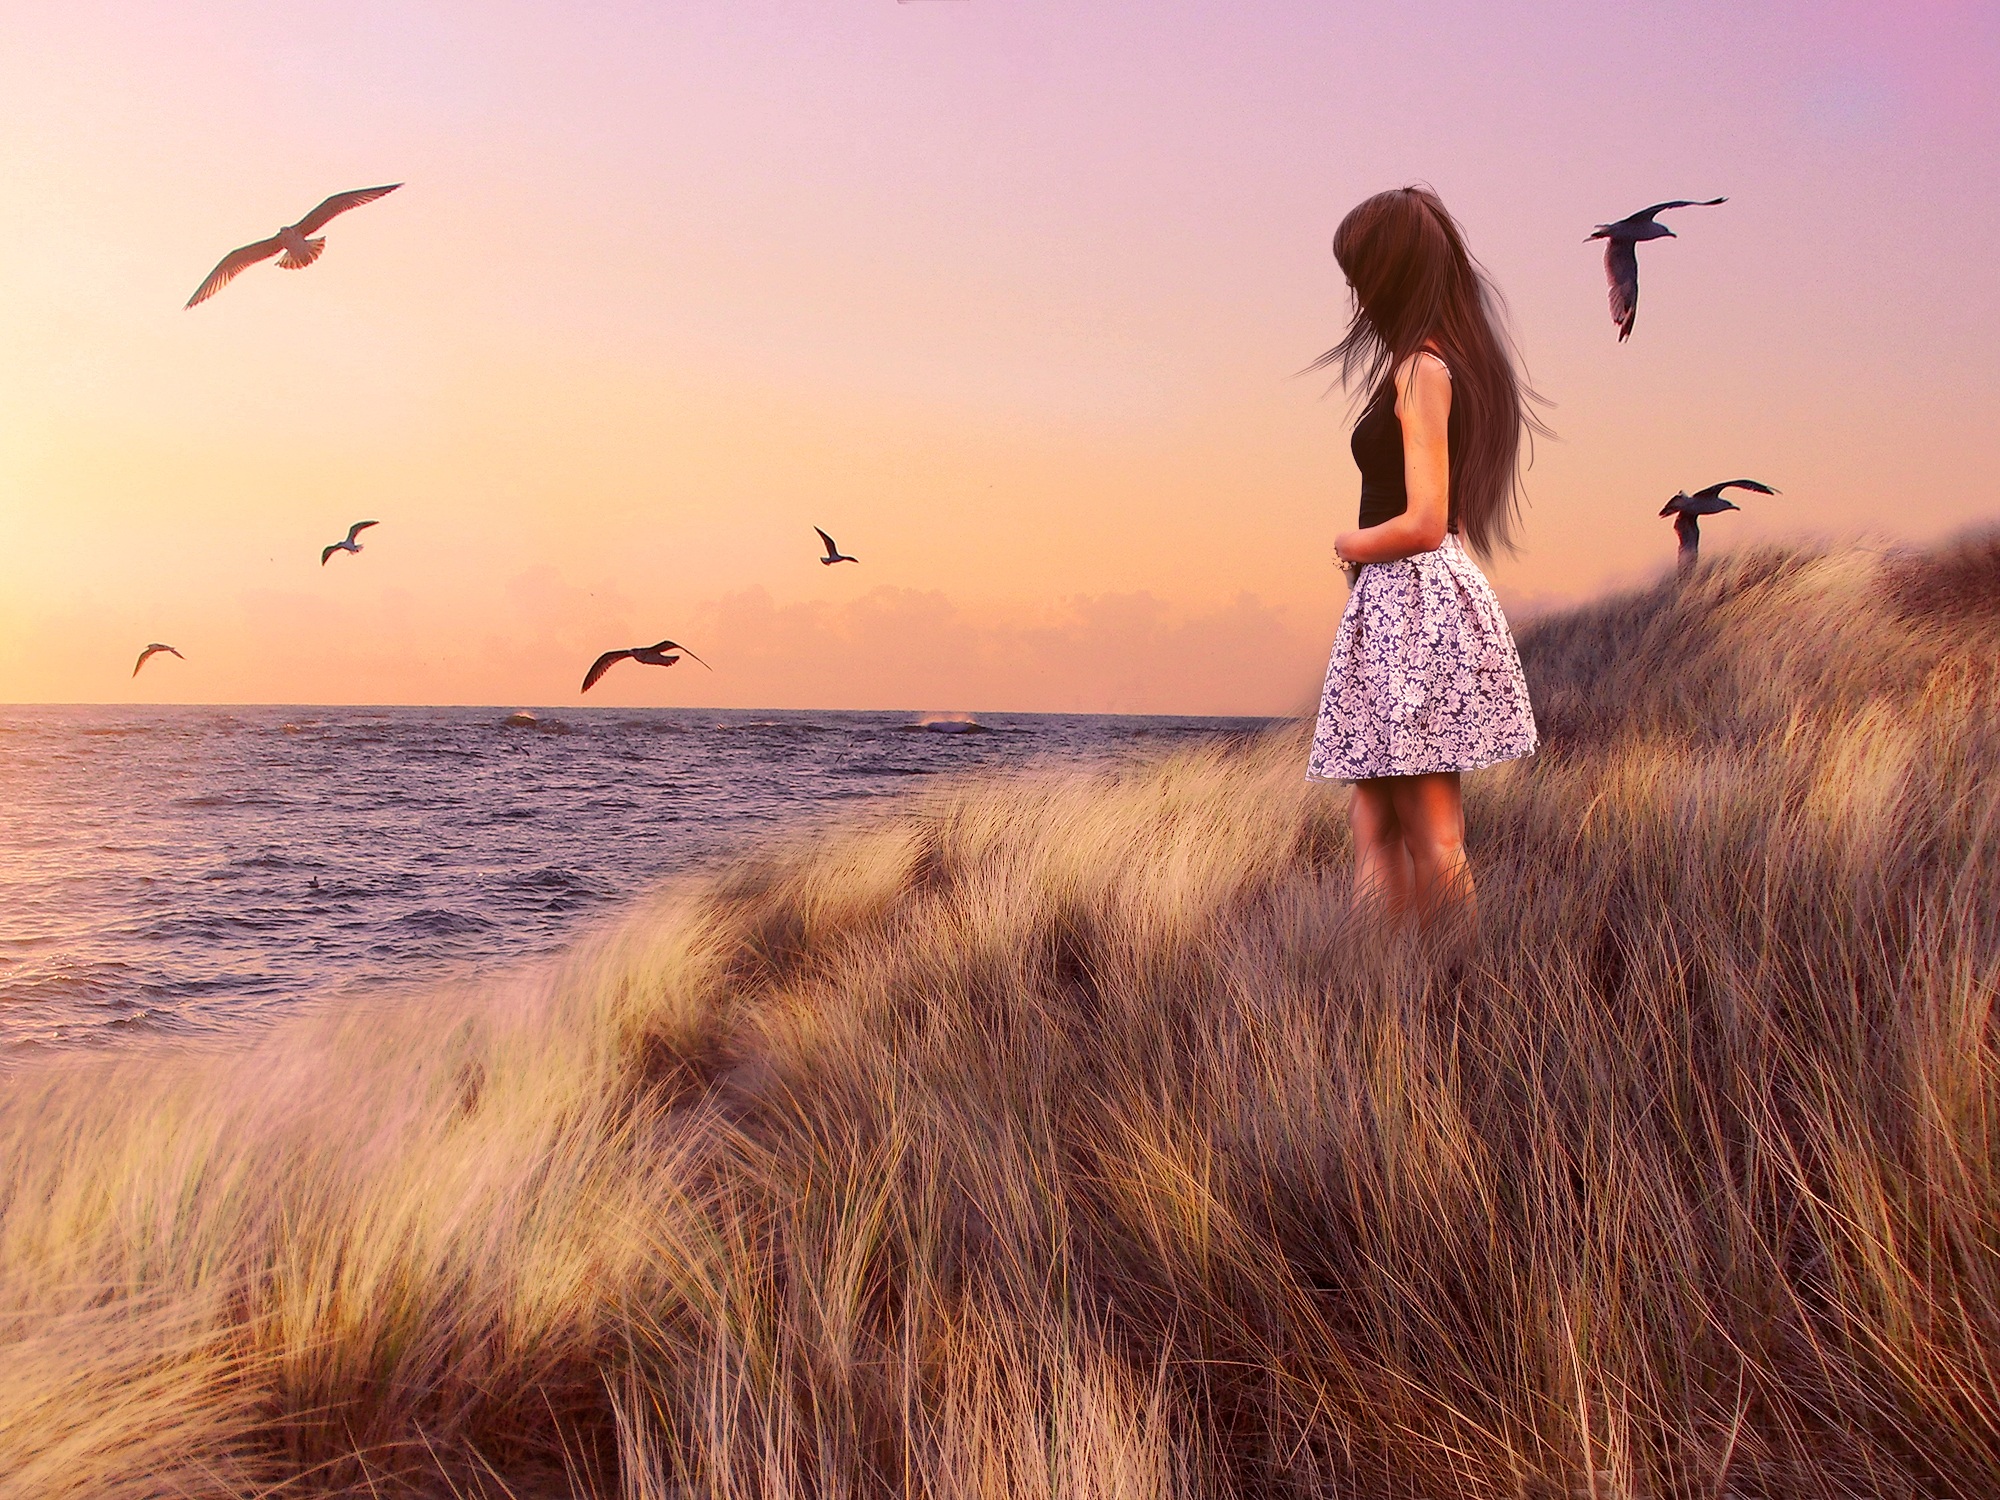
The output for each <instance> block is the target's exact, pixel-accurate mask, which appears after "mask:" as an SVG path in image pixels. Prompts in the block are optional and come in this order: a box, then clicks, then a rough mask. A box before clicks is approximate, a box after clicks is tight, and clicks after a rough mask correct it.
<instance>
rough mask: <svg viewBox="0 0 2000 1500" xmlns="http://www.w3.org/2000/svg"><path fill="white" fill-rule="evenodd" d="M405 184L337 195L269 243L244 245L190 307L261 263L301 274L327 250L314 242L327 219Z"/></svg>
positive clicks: (322, 242) (212, 273) (322, 240)
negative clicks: (271, 261) (273, 259)
mask: <svg viewBox="0 0 2000 1500" xmlns="http://www.w3.org/2000/svg"><path fill="white" fill-rule="evenodd" d="M401 186H402V183H400V182H392V183H390V184H389V185H388V186H387V187H372V188H356V189H355V190H354V191H353V192H351V193H335V194H334V195H333V196H332V197H331V198H329V199H327V200H326V202H324V203H322V204H321V205H320V206H319V207H318V208H316V209H314V210H313V211H312V212H311V213H309V214H307V215H306V216H305V217H304V218H303V219H301V220H299V222H298V223H296V224H287V225H286V226H285V227H284V228H283V229H280V230H279V231H278V232H277V233H276V234H274V235H272V236H271V237H270V238H269V239H268V240H259V241H257V243H256V244H254V245H245V246H244V247H243V248H242V249H240V250H232V251H230V252H229V253H228V254H227V255H225V256H223V257H222V260H221V261H220V262H219V263H218V264H217V265H216V268H215V269H214V270H213V271H210V272H209V273H208V280H206V281H204V282H203V283H202V284H201V285H200V286H198V287H196V288H195V289H194V295H193V296H192V297H190V298H188V299H187V305H188V306H189V307H193V306H195V305H196V304H197V303H200V302H206V301H207V300H208V299H209V298H210V297H213V296H214V295H215V294H216V293H217V292H219V291H221V290H222V289H223V288H224V287H226V286H228V285H229V283H230V282H231V281H232V280H234V279H235V277H236V276H237V274H238V273H239V272H242V271H245V270H248V269H249V268H250V267H251V266H254V265H256V264H257V262H258V261H260V260H269V259H270V258H271V257H272V256H274V255H276V256H277V257H278V264H279V265H280V266H281V267H282V268H283V269H285V270H287V271H299V270H303V269H304V268H305V267H307V266H309V265H311V264H312V263H313V262H314V261H316V260H318V259H319V257H320V252H321V251H322V250H324V249H326V240H325V238H324V237H323V236H322V237H321V238H319V239H311V238H309V236H310V235H311V234H312V232H313V231H314V230H315V229H321V228H324V227H325V225H326V222H327V220H329V219H331V218H333V217H334V216H335V215H337V214H344V213H346V212H347V211H348V210H349V209H350V208H359V207H361V205H362V204H364V203H373V202H374V201H375V200H376V199H377V198H381V197H385V196H387V195H388V194H390V193H393V192H395V191H396V189H397V188H399V187H401Z"/></svg>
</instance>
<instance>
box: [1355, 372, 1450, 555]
mask: <svg viewBox="0 0 2000 1500" xmlns="http://www.w3.org/2000/svg"><path fill="white" fill-rule="evenodd" d="M1424 352H1425V353H1429V352H1430V351H1428V350H1426V351H1424ZM1433 358H1435V356H1433ZM1438 363H1440V364H1443V363H1444V361H1442V360H1439V361H1438ZM1446 373H1447V374H1449V373H1450V371H1449V369H1447V371H1446ZM1458 431H1459V420H1458V403H1457V402H1456V401H1454V402H1452V403H1451V415H1450V416H1449V417H1447V418H1446V419H1445V424H1444V436H1445V444H1446V448H1447V451H1448V452H1450V453H1452V454H1453V455H1456V454H1457V452H1458ZM1348 446H1349V447H1350V448H1352V449H1353V450H1354V464H1355V467H1356V468H1358V469H1360V470H1361V525H1362V526H1363V527H1364V528H1366V527H1369V526H1380V525H1381V524H1382V523H1383V522H1384V521H1386V520H1388V519H1389V518H1390V517H1392V516H1400V515H1401V514H1402V513H1403V512H1404V511H1406V510H1408V509H1409V508H1410V492H1409V489H1408V488H1407V487H1406V486H1405V485H1404V483H1403V419H1402V418H1401V417H1399V416H1397V415H1396V381H1395V377H1394V376H1393V375H1391V376H1390V378H1389V379H1388V380H1385V381H1384V382H1383V383H1382V389H1381V390H1379V391H1377V392H1376V393H1375V399H1374V400H1373V401H1370V402H1369V403H1368V409H1367V410H1366V411H1364V412H1362V413H1361V420H1360V421H1358V422H1356V423H1355V424H1354V437H1353V439H1352V441H1351V442H1350V443H1349V444H1348ZM1445 527H1446V529H1447V530H1450V531H1456V530H1458V495H1457V494H1456V493H1455V492H1454V493H1453V494H1452V495H1451V497H1450V502H1449V506H1448V509H1447V510H1446V513H1445Z"/></svg>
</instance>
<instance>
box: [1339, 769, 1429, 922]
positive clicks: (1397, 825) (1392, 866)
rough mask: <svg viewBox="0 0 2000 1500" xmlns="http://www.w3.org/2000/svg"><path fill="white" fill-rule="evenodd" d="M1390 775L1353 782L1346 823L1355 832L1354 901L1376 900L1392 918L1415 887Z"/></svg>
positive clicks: (1406, 906) (1404, 906) (1405, 906)
mask: <svg viewBox="0 0 2000 1500" xmlns="http://www.w3.org/2000/svg"><path fill="white" fill-rule="evenodd" d="M1392 784H1393V782H1392V780H1391V779H1389V778H1382V779H1377V780H1372V781H1357V782H1355V783H1354V800H1353V801H1352V802H1350V803H1349V804H1348V808H1347V826H1348V828H1349V829H1350V830H1351V831H1352V832H1353V834H1354V904H1355V905H1356V906H1362V905H1367V904H1379V905H1380V906H1381V907H1382V909H1383V910H1384V912H1385V913H1386V914H1387V915H1389V916H1390V917H1392V918H1396V917H1401V916H1402V914H1403V913H1404V912H1405V911H1407V910H1408V909H1409V905H1410V897H1411V893H1412V891H1413V890H1414V886H1413V883H1412V870H1411V865H1410V855H1409V851H1408V850H1407V849H1405V848H1404V847H1403V829H1402V824H1401V822H1400V821H1399V820H1398V818H1397V816H1396V805H1395V801H1394V799H1393V798H1392V796H1391V794H1390V787H1391V785H1392Z"/></svg>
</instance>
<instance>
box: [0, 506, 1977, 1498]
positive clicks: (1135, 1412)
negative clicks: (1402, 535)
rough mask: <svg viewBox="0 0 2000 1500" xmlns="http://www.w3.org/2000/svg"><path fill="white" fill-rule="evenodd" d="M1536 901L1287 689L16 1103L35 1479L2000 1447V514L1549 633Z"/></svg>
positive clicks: (1540, 676)
mask: <svg viewBox="0 0 2000 1500" xmlns="http://www.w3.org/2000/svg"><path fill="white" fill-rule="evenodd" d="M1523 644H1524V650H1525V654H1526V657H1527V660H1528V663H1529V669H1530V674H1531V678H1532V682H1533V685H1534V690H1535V694H1536V700H1537V703H1538V705H1539V708H1540V714H1541V718H1542V722H1543V726H1544V731H1545V735H1546V738H1547V748H1546V749H1545V751H1544V752H1543V754H1542V755H1541V756H1539V757H1538V758H1537V759H1536V760H1534V761H1533V762H1529V763H1518V764H1515V765H1511V766H1508V767H1504V768H1500V769H1496V770H1494V771H1490V772H1486V773H1482V774H1480V775H1478V776H1476V777H1474V778H1473V779H1472V780H1471V782H1470V787H1469V797H1468V805H1469V810H1470V817H1471V824H1472V834H1473V844H1474V857H1475V864H1476V868H1477V871H1478V875H1479V879H1480V882H1481V896H1482V903H1483V909H1484V937H1483V941H1482V943H1481V945H1480V946H1479V947H1478V948H1477V949H1476V951H1473V952H1470V953H1467V952H1465V951H1462V950H1460V951H1454V950H1452V949H1451V948H1449V947H1448V946H1446V945H1443V944H1427V943H1425V942H1423V941H1418V940H1399V941H1390V942H1381V941H1376V940H1374V939H1373V938H1372V937H1371V935H1370V934H1369V933H1368V932H1367V931H1366V930H1364V929H1358V928H1357V927H1356V926H1355V925H1354V924H1352V923H1351V922H1350V919H1349V916H1348V911H1347V901H1346V896H1345V883H1346V879H1347V869H1348V864H1347V848H1346V835H1345V831H1344V821H1343V812H1342V797H1341V794H1339V793H1338V792H1336V791H1333V790H1330V789H1328V788H1324V787H1312V786H1308V785H1307V784H1306V783H1305V782H1304V781H1303V779H1302V776H1301V770H1302V765H1303V741H1302V738H1301V735H1300V733H1299V732H1298V731H1288V732H1285V733H1281V734H1278V735H1276V736H1274V737H1272V738H1270V739H1268V740H1264V741H1261V742H1255V743H1249V744H1244V745H1237V746H1233V747H1212V748H1209V749H1205V750H1201V751H1197V752H1192V753H1185V754H1181V755H1178V756H1175V757H1172V758H1169V759H1164V760H1160V761H1157V762H1155V763H1151V764H1147V765H1142V766H1135V767H1132V768H1129V769H1126V770H1123V771H1120V772H1117V773H1103V774H1083V773H1076V774H1068V775H1046V776H1041V777H1035V778H1028V779H1021V780H1015V781H1010V782H1006V783H999V784H990V785H983V786H981V785H975V786H965V787H959V788H955V789H952V790H949V791H947V792H944V793H941V794H938V795H934V796H931V797H929V798H926V799H920V800H917V801H913V802H910V803H906V804H903V805H902V806H900V807H899V808H897V809H896V810H895V811H893V812H892V813H889V814H886V815H883V816H881V817H878V818H876V819H875V820H873V821H870V822H866V823H862V824H857V825H854V826H852V827H850V828H847V829H846V830H844V831H841V832H839V833H837V834H834V835H832V836H826V837H821V838H818V839H816V840H814V841H811V842H809V843H802V844H800V845H798V846H796V847H787V848H779V849H775V850H771V851H768V852H766V853H764V854H762V855H760V856H758V857H756V858H753V859H749V860H746V861H744V862H742V863H740V864H739V865H737V866H735V867H733V868H732V869H730V870H729V871H728V872H726V873H725V874H723V875H721V876H717V877H710V878H707V879H704V880H701V881H694V882H688V883H685V884H683V885H682V886H680V887H678V888H676V889H674V890H672V891H669V892H668V893H666V894H665V895H663V896H662V897H661V898H660V899H659V900H658V901H657V902H656V903H654V905H653V906H652V908H651V909H649V910H647V911H646V912H644V913H643V914H641V915H640V916H639V917H638V918H636V919H635V920H633V921H632V922H630V923H629V924H627V925H626V926H624V927H623V928H622V929H620V930H619V931H618V932H617V933H616V934H614V935H613V936H611V937H608V938H606V939H604V940H602V941H599V942H597V943H595V944H593V945H591V946H590V947H588V948H587V949H586V950H584V951H580V952H579V953H577V954H576V955H575V956H574V957H573V958H572V959H571V960H570V962H569V963H568V964H567V965H566V966H565V967H564V968H563V969H562V970H561V971H560V973H558V974H557V975H556V976H555V977H554V978H552V979H550V980H549V981H547V982H546V983H544V984H540V985H537V986H533V987H518V988H512V989H500V990H496V991H494V992H492V993H484V994H470V995H459V996H445V997H437V998H434V999H432V1000H429V1001H427V1002H426V1003H424V1004H421V1005H405V1006H401V1007H385V1008H377V1009H372V1010H368V1011H364V1012H358V1013H352V1014H348V1015H345V1016H341V1017H337V1018H321V1019H316V1020H310V1021H304V1022H300V1023H298V1024H295V1025H291V1026H288V1027H286V1028H283V1029H281V1030H280V1031H278V1032H276V1033H274V1034H272V1035H270V1036H268V1037H266V1038H264V1039H262V1040H260V1041H258V1042H257V1043H255V1044H254V1045H252V1046H250V1047H248V1048H247V1049H243V1050H238V1051H235V1052H226V1053H212V1054H189V1053H173V1052H165V1051H151V1050H136V1051H133V1052H130V1053H128V1054H125V1055H123V1056H119V1057H115V1058H100V1057H91V1058H81V1057H79V1058H73V1059H65V1060H62V1061H59V1062H56V1063H53V1064H46V1065H38V1066H36V1067H34V1068H32V1069H29V1070H25V1071H22V1072H19V1073H16V1074H14V1075H12V1076H10V1077H9V1078H8V1079H7V1080H6V1081H5V1083H4V1093H3V1094H0V1494H4V1495H6V1496H9V1497H15V1496H20V1497H49V1500H65V1497H76V1500H84V1497H90V1500H97V1497H123V1496H135V1497H136V1496H160V1495H201V1496H225V1495H226V1496H242V1495H263V1494H271V1495H306V1494H322V1493H347V1494H357V1495H389V1494H396V1493H406V1492H410V1491H415V1492H417V1493H422V1494H460V1495H474V1494H479V1495H493V1496H498V1495H502V1494H511V1495H517V1496H523V1497H526V1496H553V1495H567V1494H592V1495H604V1496H617V1497H621V1500H666V1497H670V1496H672V1497H690V1500H692V1497H702V1500H710V1497H712V1500H789V1497H800V1500H803V1497H814V1500H821V1497H829V1500H830V1497H854V1500H863V1497H872V1496H888V1495H898V1496H912V1497H925V1500H1026V1497H1030V1496H1033V1497H1050V1500H1056V1497H1060V1500H1149V1497H1153V1496H1164V1495H1176V1496H1179V1495H1186V1496H1202V1497H1216V1500H1221V1497H1225V1496H1229V1497H1234V1496H1244V1497H1248V1496H1259V1497H1262V1496H1291V1495H1298V1496H1307V1495H1311V1496H1322V1495H1353V1496H1366V1497H1376V1496H1384V1497H1386V1496H1412V1497H1415V1496H1428V1497H1460V1496H1463V1497H1485V1496H1496V1497H1497V1496H1530V1497H1557V1496H1561V1497H1568V1496H1592V1497H1603V1500H1611V1497H1653V1496H1662V1497H1664V1496H1690V1497H1692V1496H1707V1497H1720V1496H1744V1497H1747V1496H1822V1495H1823V1496H1829V1497H1832V1496H1842V1497H1845V1496H1854V1495H1880V1496H1906V1495H1948V1494H1949V1495H1977V1494H1990V1493H1993V1492H1995V1491H1996V1490H2000V1382H1997V1381H1996V1368H1995V1361H1996V1352H2000V1254H1996V1252H2000V1133H1997V1132H2000V1108H1996V1106H1997V1105H2000V1061H1997V1060H1996V1052H1995V1044H1996V1035H1995V1021H1994V1015H1993V1010H1994V1000H1995V990H1996V979H2000V915H1996V914H2000V666H1996V658H2000V545H1996V544H1994V543H1986V542H1982V543H1974V544H1967V545H1965V546H1962V547H1960V548H1957V549H1956V550H1953V551H1950V552H1947V553H1943V554H1939V555H1936V556H1929V557H1909V558H1884V557H1880V556H1877V555H1874V554H1870V553H1866V552H1863V551H1859V550H1834V551H1827V552H1776V551H1773V552H1764V553H1753V554H1749V555H1739V556H1737V557H1735V558H1733V559H1730V560H1728V561H1725V562H1724V563H1722V564H1721V565H1719V566H1716V567H1712V568H1709V569H1706V570H1704V571H1702V572H1701V573H1700V574H1698V575H1697V576H1696V578H1695V579H1694V580H1693V581H1692V582H1691V583H1690V584H1689V585H1688V586H1687V587H1686V588H1685V589H1682V590H1675V589H1673V588H1672V587H1670V586H1663V587H1662V588H1660V589H1658V590H1655V591H1652V592H1648V593H1643V594H1639V595H1634V596H1631V597H1628V598H1623V599H1619V600H1615V601H1612V602H1610V603H1607V604H1604V605H1602V606H1598V607H1594V608H1590V609H1585V610H1581V611H1577V612H1574V613H1572V614H1569V615H1566V616H1563V617H1560V618H1557V619H1553V620H1549V621H1546V622H1544V623H1542V624H1540V625H1539V626H1537V627H1535V628H1534V629H1532V630H1529V631H1527V632H1524V643H1523Z"/></svg>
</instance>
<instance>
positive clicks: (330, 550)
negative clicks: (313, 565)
mask: <svg viewBox="0 0 2000 1500" xmlns="http://www.w3.org/2000/svg"><path fill="white" fill-rule="evenodd" d="M341 550H342V549H341V545H340V543H338V542H329V543H328V544H327V545H326V546H324V547H322V548H320V549H319V565H320V566H321V567H322V568H323V567H325V566H326V560H327V559H328V558H329V557H331V556H333V554H334V553H336V552H339V551H341Z"/></svg>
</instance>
